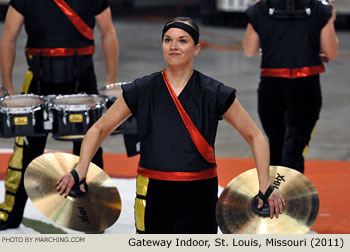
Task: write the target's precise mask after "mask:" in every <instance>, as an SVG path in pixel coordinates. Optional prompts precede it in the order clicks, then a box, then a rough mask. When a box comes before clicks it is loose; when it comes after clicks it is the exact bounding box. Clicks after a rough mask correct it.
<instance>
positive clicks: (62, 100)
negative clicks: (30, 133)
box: [49, 94, 106, 141]
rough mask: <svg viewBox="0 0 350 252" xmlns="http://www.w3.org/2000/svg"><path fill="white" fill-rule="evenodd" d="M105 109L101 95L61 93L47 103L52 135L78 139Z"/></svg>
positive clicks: (58, 137)
mask: <svg viewBox="0 0 350 252" xmlns="http://www.w3.org/2000/svg"><path fill="white" fill-rule="evenodd" d="M105 110H106V102H105V99H104V97H103V96H99V95H87V94H74V95H62V96H57V97H56V98H54V99H52V100H51V102H50V103H49V113H50V117H51V120H52V135H53V137H54V138H55V139H57V140H71V141H80V140H81V139H82V138H83V137H84V135H85V133H86V132H87V130H88V129H89V128H90V127H91V126H92V125H93V124H94V123H95V122H96V121H97V120H98V119H99V118H100V117H101V116H102V114H103V113H104V112H105Z"/></svg>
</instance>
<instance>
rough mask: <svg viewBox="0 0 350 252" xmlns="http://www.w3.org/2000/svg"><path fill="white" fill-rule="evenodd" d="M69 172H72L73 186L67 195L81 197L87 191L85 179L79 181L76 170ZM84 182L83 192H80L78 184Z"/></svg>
mask: <svg viewBox="0 0 350 252" xmlns="http://www.w3.org/2000/svg"><path fill="white" fill-rule="evenodd" d="M70 174H72V176H73V178H74V186H73V187H72V189H71V190H70V192H69V194H68V195H69V196H71V197H74V198H76V197H81V196H83V195H85V194H86V193H87V191H88V185H87V184H86V179H85V178H83V179H82V180H81V181H80V182H79V175H78V172H77V171H76V170H74V169H73V170H71V171H70ZM81 184H84V188H85V192H82V191H81V190H80V185H81Z"/></svg>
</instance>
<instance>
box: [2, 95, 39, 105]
mask: <svg viewBox="0 0 350 252" xmlns="http://www.w3.org/2000/svg"><path fill="white" fill-rule="evenodd" d="M42 103H43V98H42V97H40V96H38V95H32V94H22V95H10V96H5V97H3V98H2V99H1V100H0V106H1V107H3V108H24V107H33V106H38V105H40V104H42Z"/></svg>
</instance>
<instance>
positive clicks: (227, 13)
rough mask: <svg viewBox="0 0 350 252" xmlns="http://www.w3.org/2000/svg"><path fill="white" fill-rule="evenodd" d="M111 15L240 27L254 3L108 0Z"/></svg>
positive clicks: (346, 9)
mask: <svg viewBox="0 0 350 252" xmlns="http://www.w3.org/2000/svg"><path fill="white" fill-rule="evenodd" d="M8 2H9V0H0V20H3V19H4V18H5V13H6V10H7V4H8ZM109 2H110V4H111V8H112V12H113V14H114V16H116V15H117V16H118V17H130V16H149V17H152V16H169V15H170V16H178V15H179V14H181V15H182V16H191V17H196V18H197V19H200V20H201V22H202V23H203V24H210V25H220V26H233V27H242V26H245V25H246V24H247V21H246V17H245V15H244V10H245V9H246V8H247V7H248V6H249V5H251V4H253V3H254V2H255V0H109ZM336 6H337V14H338V15H337V20H336V23H335V25H336V27H337V28H338V29H349V27H350V1H349V0H336Z"/></svg>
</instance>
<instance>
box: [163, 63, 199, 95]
mask: <svg viewBox="0 0 350 252" xmlns="http://www.w3.org/2000/svg"><path fill="white" fill-rule="evenodd" d="M165 73H166V76H167V78H168V80H169V82H170V85H171V87H172V88H173V90H174V92H175V94H176V95H179V94H180V93H181V91H182V90H183V89H184V87H185V86H186V84H187V82H188V81H189V79H190V78H191V76H192V73H193V69H192V68H186V69H174V68H172V67H169V66H167V67H166V69H165Z"/></svg>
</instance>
